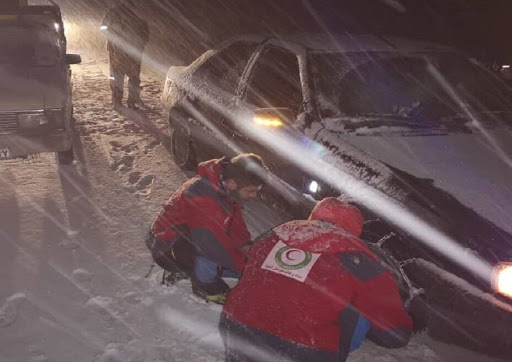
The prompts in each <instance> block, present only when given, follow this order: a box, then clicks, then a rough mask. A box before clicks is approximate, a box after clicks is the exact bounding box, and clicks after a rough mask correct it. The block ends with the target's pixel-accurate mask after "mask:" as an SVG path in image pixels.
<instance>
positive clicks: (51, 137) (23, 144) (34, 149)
mask: <svg viewBox="0 0 512 362" xmlns="http://www.w3.org/2000/svg"><path fill="white" fill-rule="evenodd" d="M71 146H72V136H71V135H70V133H69V132H67V131H65V130H62V131H54V132H51V133H48V134H45V135H22V134H9V135H0V159H11V158H17V157H24V156H28V155H32V154H37V153H44V152H61V151H67V150H69V149H71Z"/></svg>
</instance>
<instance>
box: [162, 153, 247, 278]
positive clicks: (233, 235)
mask: <svg viewBox="0 0 512 362" xmlns="http://www.w3.org/2000/svg"><path fill="white" fill-rule="evenodd" d="M221 170H222V159H221V160H210V161H206V162H203V163H201V164H199V166H198V168H197V172H198V175H197V176H196V177H194V178H192V179H190V180H188V181H186V182H185V183H184V184H183V185H182V186H181V187H180V188H179V189H178V190H177V191H176V192H175V193H174V194H173V195H172V196H171V198H170V199H169V201H167V203H166V204H165V205H164V208H163V210H162V211H161V212H160V213H159V214H158V216H157V217H156V219H155V221H154V223H153V227H152V231H153V233H154V234H155V236H156V237H157V238H158V239H159V240H161V241H163V242H171V241H173V240H175V238H176V237H177V236H178V231H181V232H186V233H187V234H188V236H189V237H190V239H191V241H192V243H193V244H194V245H195V246H196V247H197V248H198V249H200V250H201V249H205V250H206V249H210V250H211V248H212V247H213V248H217V247H219V248H224V249H225V251H226V252H227V253H228V254H229V256H230V257H231V259H232V260H231V261H229V260H220V261H219V260H214V261H217V262H218V263H219V264H220V265H222V266H224V267H227V268H229V269H236V270H238V271H241V270H242V269H243V267H244V265H245V255H244V254H243V253H242V252H241V251H240V250H239V248H240V247H241V246H243V245H244V244H246V243H248V242H249V241H250V234H249V232H248V231H247V226H246V224H245V222H244V220H243V218H242V210H241V209H242V208H241V205H240V204H239V203H238V202H236V201H235V200H234V199H233V198H232V197H230V196H229V194H228V193H227V191H226V190H225V189H224V188H223V187H222V185H221V182H220V174H221ZM204 256H205V257H207V258H208V257H209V255H204Z"/></svg>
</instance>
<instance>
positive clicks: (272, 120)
mask: <svg viewBox="0 0 512 362" xmlns="http://www.w3.org/2000/svg"><path fill="white" fill-rule="evenodd" d="M253 121H254V123H256V124H257V125H258V126H263V127H274V128H277V127H281V126H282V125H283V121H281V120H280V119H279V118H277V117H262V116H256V117H254V119H253Z"/></svg>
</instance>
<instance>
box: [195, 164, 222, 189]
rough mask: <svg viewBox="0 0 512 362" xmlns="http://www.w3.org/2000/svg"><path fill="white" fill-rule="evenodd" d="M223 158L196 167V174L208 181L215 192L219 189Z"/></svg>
mask: <svg viewBox="0 0 512 362" xmlns="http://www.w3.org/2000/svg"><path fill="white" fill-rule="evenodd" d="M223 161H224V158H219V159H214V160H208V161H204V162H201V163H200V164H199V165H197V174H198V175H199V176H201V177H204V178H206V179H208V180H209V181H210V182H211V183H212V184H213V185H214V187H215V189H216V190H219V189H220V188H221V183H220V174H221V171H222V162H223Z"/></svg>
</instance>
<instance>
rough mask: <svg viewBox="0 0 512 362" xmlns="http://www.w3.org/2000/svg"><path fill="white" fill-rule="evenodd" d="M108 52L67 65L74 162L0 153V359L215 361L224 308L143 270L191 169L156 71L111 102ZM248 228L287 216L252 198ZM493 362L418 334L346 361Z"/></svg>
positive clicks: (15, 361) (21, 361) (219, 350)
mask: <svg viewBox="0 0 512 362" xmlns="http://www.w3.org/2000/svg"><path fill="white" fill-rule="evenodd" d="M107 69H108V66H107V63H106V60H97V59H93V58H90V59H88V58H87V57H85V58H84V62H83V64H82V65H79V66H74V68H73V71H74V99H75V120H76V128H77V147H76V154H77V161H76V162H75V163H74V164H73V165H71V166H66V167H60V168H59V167H58V166H57V164H56V162H55V158H54V156H53V155H42V156H40V157H37V158H36V159H34V160H29V161H21V160H13V161H3V162H1V163H0V185H1V186H0V362H18V361H19V362H25V361H52V362H53V361H56V362H69V361H74V362H81V361H84V362H89V361H97V362H107V361H112V362H113V361H120V362H121V361H122V362H130V361H133V362H135V361H138V362H146V361H147V362H150V361H154V362H156V361H222V360H223V349H222V344H221V340H220V336H219V334H218V332H217V321H218V317H219V314H220V311H221V307H220V306H218V305H214V304H207V303H205V302H203V301H201V300H200V299H198V298H196V297H195V296H193V295H192V294H191V293H190V283H189V282H188V281H181V282H179V283H178V284H177V285H175V286H170V287H166V286H162V285H160V284H159V278H160V277H161V270H158V268H155V269H154V270H153V272H152V274H151V275H150V276H149V277H148V278H146V277H145V276H146V274H147V273H148V271H149V268H150V265H151V258H150V256H149V253H148V252H147V249H146V246H145V245H144V236H145V233H146V230H147V228H148V226H149V223H150V221H151V219H152V217H153V216H154V214H155V213H156V212H157V211H158V210H159V208H160V206H161V204H162V203H163V202H165V201H166V199H167V198H168V197H169V195H170V194H171V193H172V192H173V191H174V190H175V189H176V188H177V187H178V186H179V185H180V183H181V182H182V181H184V180H185V179H186V178H187V175H185V174H184V173H183V172H182V171H181V170H180V169H179V168H178V167H177V166H175V165H174V163H173V161H172V157H171V155H170V154H169V151H168V150H167V148H166V147H165V146H164V145H165V144H166V143H165V140H166V139H167V137H168V134H169V130H168V126H167V123H166V122H165V120H164V119H163V116H162V114H161V110H160V106H159V95H160V91H161V80H162V79H163V78H162V77H158V76H156V75H153V74H151V73H150V72H149V71H148V72H145V74H143V86H144V89H143V93H142V98H143V100H144V101H145V103H146V105H147V106H148V110H146V111H145V112H133V111H128V110H125V111H123V112H122V115H120V114H118V113H116V112H114V111H113V110H112V109H111V106H110V93H109V87H108V72H107ZM246 212H247V214H248V218H249V220H250V224H251V229H252V230H251V231H252V232H253V234H254V235H256V234H257V233H259V232H262V231H264V230H266V229H268V228H269V227H271V226H272V225H273V224H277V223H279V222H281V221H283V219H285V217H283V216H278V215H275V214H274V213H273V211H272V210H270V209H268V208H267V207H265V205H262V204H258V203H251V204H249V205H247V207H246ZM459 360H464V361H493V360H492V359H488V358H486V357H484V356H481V355H478V354H475V353H473V352H470V351H466V350H463V349H461V348H459V347H454V346H450V345H446V344H441V343H438V342H435V341H433V340H432V339H430V338H429V337H428V336H427V335H426V334H418V335H416V336H414V338H413V340H412V341H411V343H410V344H409V346H408V347H406V348H403V349H400V350H386V349H383V348H380V347H377V346H375V345H373V344H372V343H370V342H367V343H365V344H364V345H363V346H362V348H361V349H359V350H358V351H356V352H355V353H353V354H352V355H351V356H350V358H349V361H459Z"/></svg>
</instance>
